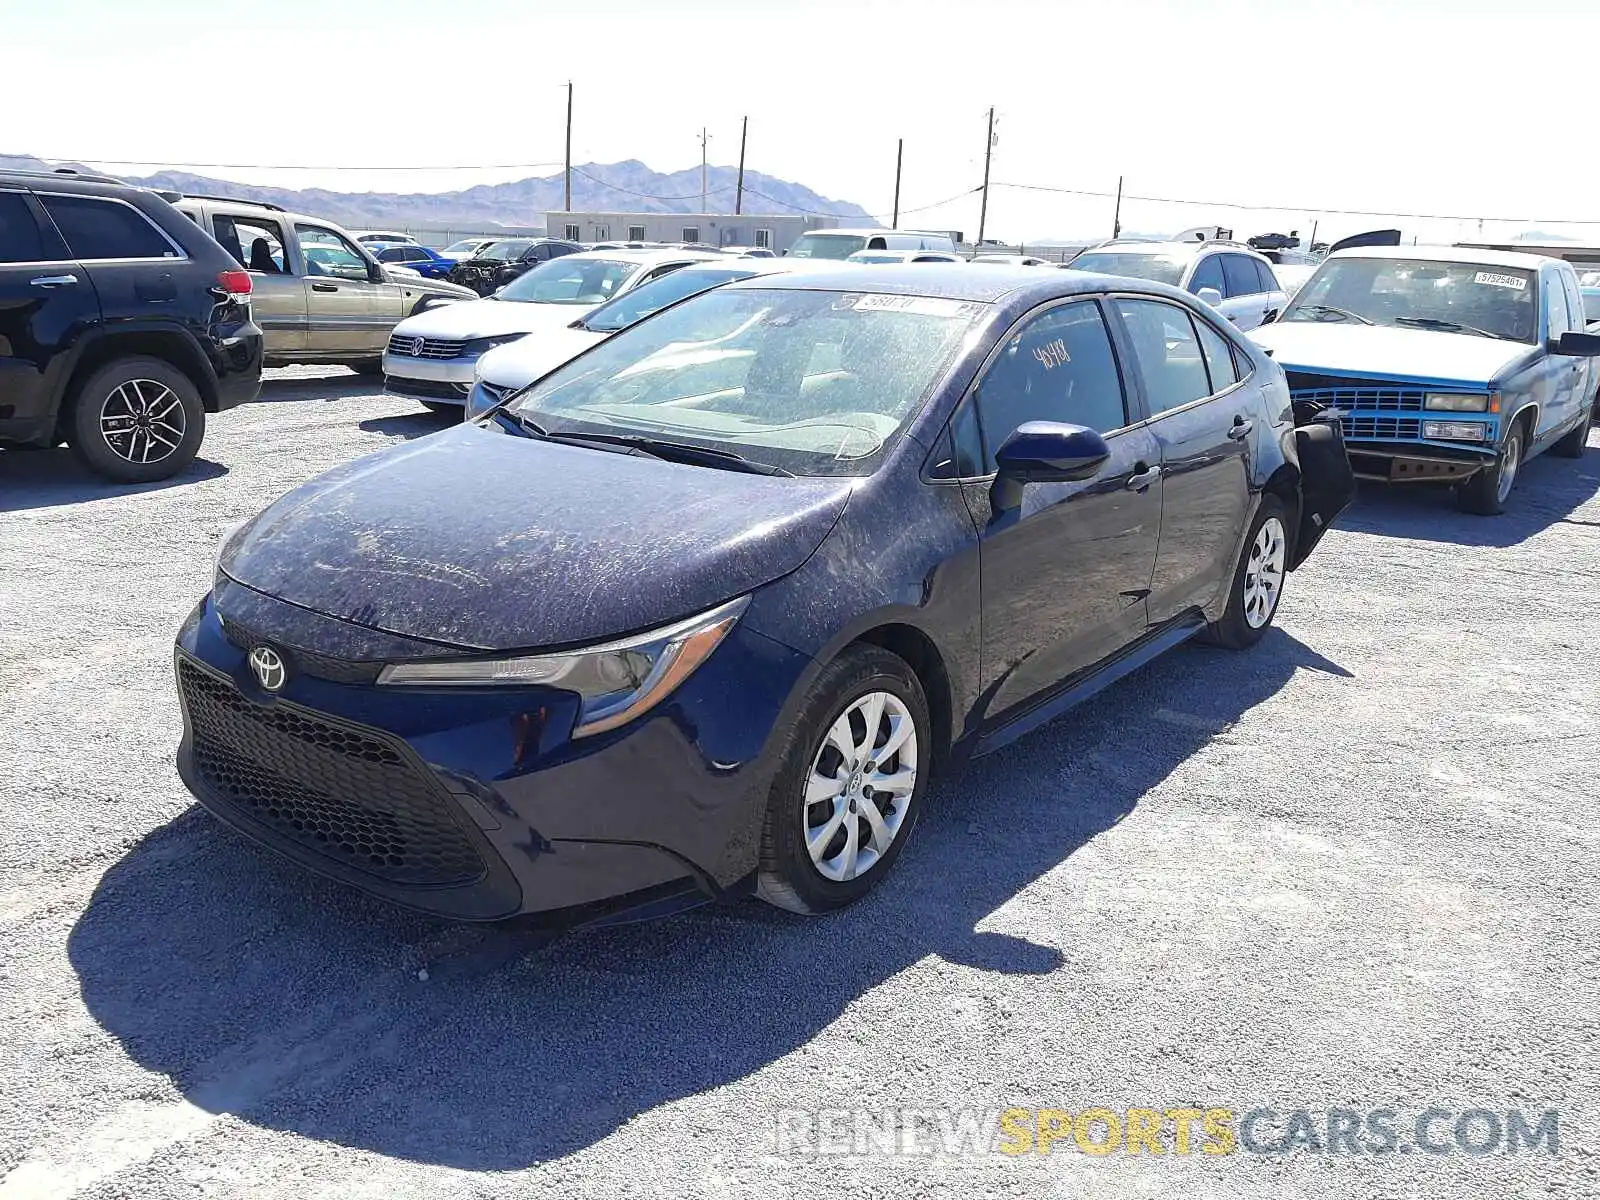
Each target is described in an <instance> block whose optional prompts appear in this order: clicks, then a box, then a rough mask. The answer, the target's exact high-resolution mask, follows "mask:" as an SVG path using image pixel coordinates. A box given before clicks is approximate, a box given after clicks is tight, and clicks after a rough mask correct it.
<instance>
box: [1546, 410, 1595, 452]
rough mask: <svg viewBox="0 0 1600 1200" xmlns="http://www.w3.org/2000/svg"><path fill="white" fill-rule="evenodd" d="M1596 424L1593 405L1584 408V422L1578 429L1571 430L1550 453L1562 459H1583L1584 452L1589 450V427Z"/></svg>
mask: <svg viewBox="0 0 1600 1200" xmlns="http://www.w3.org/2000/svg"><path fill="white" fill-rule="evenodd" d="M1593 424H1594V408H1593V407H1592V406H1591V405H1588V404H1585V405H1584V406H1583V421H1582V422H1581V423H1580V424H1579V425H1578V426H1577V428H1575V429H1572V430H1570V431H1569V432H1568V433H1567V436H1566V437H1564V438H1562V439H1561V440H1560V441H1559V442H1557V443H1556V444H1555V445H1554V446H1551V447H1550V453H1551V454H1554V455H1557V456H1558V457H1560V458H1582V457H1583V452H1584V451H1585V450H1587V449H1588V448H1589V427H1590V426H1591V425H1593Z"/></svg>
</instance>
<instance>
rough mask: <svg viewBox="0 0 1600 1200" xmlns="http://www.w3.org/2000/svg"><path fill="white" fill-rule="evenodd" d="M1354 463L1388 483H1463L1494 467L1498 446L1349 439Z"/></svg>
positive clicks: (1356, 468) (1358, 471) (1366, 475)
mask: <svg viewBox="0 0 1600 1200" xmlns="http://www.w3.org/2000/svg"><path fill="white" fill-rule="evenodd" d="M1345 450H1346V451H1347V452H1348V454H1349V455H1350V465H1351V467H1352V468H1353V469H1354V471H1355V473H1356V475H1357V476H1358V477H1360V478H1362V479H1375V480H1380V481H1382V482H1385V483H1459V482H1461V481H1462V480H1464V479H1467V478H1468V477H1469V476H1472V475H1475V474H1477V472H1479V471H1480V470H1482V469H1483V468H1484V467H1488V466H1492V465H1493V464H1494V461H1495V454H1496V448H1495V447H1494V446H1491V445H1485V446H1482V447H1479V446H1466V445H1450V444H1447V443H1439V442H1424V441H1419V442H1396V441H1346V442H1345Z"/></svg>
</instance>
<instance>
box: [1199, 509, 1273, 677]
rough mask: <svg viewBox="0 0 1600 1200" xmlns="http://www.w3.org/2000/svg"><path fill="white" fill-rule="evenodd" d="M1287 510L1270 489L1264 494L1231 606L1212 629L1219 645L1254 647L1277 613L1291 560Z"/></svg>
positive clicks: (1235, 576)
mask: <svg viewBox="0 0 1600 1200" xmlns="http://www.w3.org/2000/svg"><path fill="white" fill-rule="evenodd" d="M1286 512H1287V510H1286V509H1285V508H1284V506H1283V501H1282V500H1280V499H1278V497H1276V496H1274V495H1273V494H1272V493H1271V492H1267V493H1265V494H1264V495H1263V496H1262V497H1261V506H1260V507H1259V508H1258V509H1257V510H1256V518H1255V520H1254V521H1253V522H1251V524H1250V534H1249V536H1248V537H1246V538H1245V543H1244V553H1242V554H1241V555H1240V556H1239V565H1238V567H1236V568H1235V569H1234V572H1233V583H1232V584H1231V586H1230V590H1229V592H1228V607H1227V608H1226V609H1225V610H1224V611H1223V614H1222V619H1221V620H1220V621H1215V622H1213V623H1212V625H1211V628H1210V631H1209V632H1210V635H1211V640H1212V641H1214V642H1217V643H1218V644H1219V645H1223V646H1227V647H1229V648H1230V649H1233V650H1243V649H1245V648H1247V647H1249V646H1254V645H1255V644H1256V643H1257V642H1259V641H1260V640H1261V639H1262V637H1263V636H1265V635H1266V632H1267V629H1268V628H1269V627H1270V626H1271V625H1272V619H1273V617H1275V616H1277V614H1278V601H1279V600H1280V599H1282V597H1283V583H1284V580H1285V578H1286V577H1287V573H1288V563H1289V526H1288V518H1287V516H1286V515H1285V514H1286Z"/></svg>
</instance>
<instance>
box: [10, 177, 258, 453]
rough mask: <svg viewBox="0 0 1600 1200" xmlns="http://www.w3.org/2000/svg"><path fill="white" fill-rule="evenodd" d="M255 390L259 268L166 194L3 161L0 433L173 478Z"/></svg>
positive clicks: (14, 439) (21, 443) (26, 442)
mask: <svg viewBox="0 0 1600 1200" xmlns="http://www.w3.org/2000/svg"><path fill="white" fill-rule="evenodd" d="M260 388H261V330H260V329H258V328H257V327H256V325H255V322H254V321H253V320H252V319H251V315H250V275H249V273H248V272H246V271H241V270H240V269H239V264H238V263H236V262H234V261H233V259H231V258H230V257H229V256H228V253H227V251H225V250H224V249H223V248H222V247H221V246H219V245H217V243H216V242H214V241H213V240H212V239H211V238H210V236H208V235H207V234H206V233H204V232H203V231H202V230H200V229H198V228H196V227H195V225H194V223H193V222H191V221H189V220H186V219H185V218H184V216H183V214H181V213H180V212H178V210H177V209H175V208H173V207H172V205H171V204H170V203H169V202H168V201H167V200H166V199H165V198H163V196H162V195H161V194H160V193H157V192H153V191H148V190H145V189H143V188H135V187H129V186H127V185H126V184H123V183H119V182H118V181H116V180H114V179H105V178H102V177H100V176H89V175H79V174H76V173H59V174H53V175H52V174H33V173H27V172H17V171H0V446H34V447H38V446H55V445H58V444H60V443H61V442H63V441H65V442H67V443H69V444H70V445H71V446H72V448H73V450H74V451H75V452H76V453H77V454H78V455H79V457H81V458H82V459H83V461H84V462H86V463H87V464H88V465H89V466H90V467H91V468H93V469H94V470H95V471H98V472H99V473H100V474H102V475H105V476H107V477H109V478H111V479H115V480H117V481H119V482H125V483H142V482H146V481H149V480H153V479H165V478H167V477H168V476H170V475H174V474H176V473H177V472H178V471H181V470H182V469H183V468H184V467H185V466H187V465H188V464H189V462H190V461H191V460H192V459H193V458H194V456H195V453H196V452H197V451H198V450H199V449H200V439H201V438H202V437H203V436H204V435H205V424H206V413H208V412H219V411H220V410H222V409H224V408H231V407H233V406H234V405H236V404H240V403H243V402H244V401H246V400H253V399H254V398H255V396H256V393H257V392H258V391H259V390H260Z"/></svg>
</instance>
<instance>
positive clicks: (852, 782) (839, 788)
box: [801, 692, 917, 883]
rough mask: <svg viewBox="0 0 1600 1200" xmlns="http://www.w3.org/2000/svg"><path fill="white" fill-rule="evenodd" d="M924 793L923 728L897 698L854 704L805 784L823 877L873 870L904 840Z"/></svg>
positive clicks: (805, 815)
mask: <svg viewBox="0 0 1600 1200" xmlns="http://www.w3.org/2000/svg"><path fill="white" fill-rule="evenodd" d="M916 787H917V728H916V722H915V721H914V720H913V719H912V716H911V710H910V709H909V708H907V707H906V704H905V702H904V701H903V700H901V699H900V697H898V696H896V695H894V694H893V693H890V692H868V693H867V694H866V695H865V696H861V697H858V698H857V699H855V700H852V701H851V702H850V704H849V706H848V707H846V708H845V710H844V711H843V712H841V713H840V714H839V715H838V717H837V718H835V719H834V722H833V724H832V725H830V726H829V727H828V733H827V736H825V737H824V738H823V740H822V746H821V748H820V749H819V750H818V751H817V753H816V757H815V758H814V759H812V762H811V771H810V773H809V774H808V775H807V776H806V802H805V804H804V806H803V808H802V815H801V821H802V823H803V825H804V828H803V829H802V830H801V833H802V835H803V836H804V838H805V844H806V849H807V851H809V853H810V855H811V862H812V864H813V865H814V866H815V867H816V869H817V872H818V874H820V875H822V877H823V878H825V879H831V880H833V881H834V882H835V883H843V882H845V881H847V880H851V879H856V878H859V877H860V876H862V875H864V874H866V873H867V872H868V871H870V870H872V868H873V867H874V866H876V865H877V864H878V863H879V862H880V861H881V860H882V859H883V856H884V855H885V854H887V853H888V850H889V847H890V845H892V844H893V842H894V839H895V838H896V836H898V834H899V833H900V828H901V826H902V825H903V824H904V823H905V819H906V814H907V812H908V811H909V809H910V807H911V797H912V794H913V793H914V792H915V791H916Z"/></svg>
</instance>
